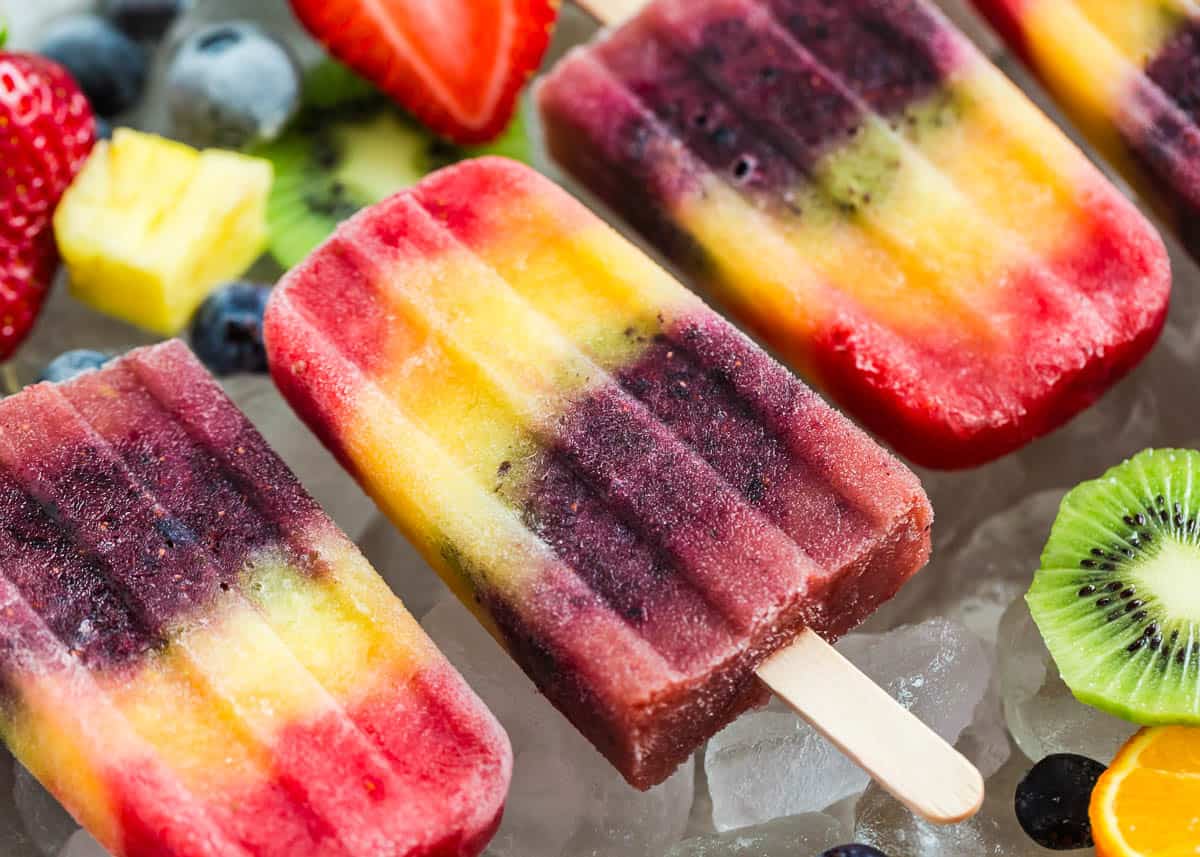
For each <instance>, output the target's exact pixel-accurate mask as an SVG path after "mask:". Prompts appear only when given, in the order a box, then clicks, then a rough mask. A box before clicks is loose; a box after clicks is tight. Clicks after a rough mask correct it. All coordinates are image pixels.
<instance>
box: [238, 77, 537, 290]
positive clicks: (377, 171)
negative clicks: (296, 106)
mask: <svg viewBox="0 0 1200 857" xmlns="http://www.w3.org/2000/svg"><path fill="white" fill-rule="evenodd" d="M253 154H255V155H258V156H259V157H263V158H266V159H267V160H269V161H271V163H272V164H273V165H274V167H275V183H274V185H273V186H272V189H271V198H270V201H269V203H268V208H267V219H268V222H269V225H270V231H271V247H270V249H271V255H272V256H274V257H275V260H276V261H277V262H279V264H280V265H282V266H283V267H285V268H290V267H292V266H293V265H295V264H297V263H298V262H300V261H301V260H302V259H303V258H304V257H305V256H307V255H308V254H309V253H310V252H311V251H312V250H313V249H314V248H315V247H316V246H317V245H318V244H320V243H321V242H322V241H323V240H325V238H326V237H328V236H329V234H330V233H331V232H333V230H334V229H335V228H336V227H337V225H338V224H339V223H340V222H341V221H343V220H345V219H347V218H348V217H350V216H351V215H353V214H354V213H355V212H356V211H358V210H359V209H360V208H364V207H366V206H368V205H372V204H374V203H376V202H380V201H381V200H383V199H386V198H387V197H388V196H391V195H392V194H393V193H395V192H396V191H398V190H400V189H402V188H405V187H408V186H410V185H412V184H415V183H416V182H418V181H420V180H421V178H423V177H424V176H425V175H426V174H427V173H430V172H432V171H433V170H436V169H439V168H441V167H444V166H448V165H450V164H453V163H456V162H458V161H460V160H463V159H464V158H469V157H476V156H479V155H485V154H498V155H505V156H507V157H511V158H516V159H519V160H525V161H528V160H529V159H530V146H529V139H528V135H527V133H526V127H525V120H524V116H520V117H518V119H517V120H516V121H515V122H514V123H513V126H512V127H511V128H510V129H509V130H508V131H507V132H506V133H505V134H504V136H502V137H501V138H500V139H498V140H497V141H496V142H495V143H492V144H490V145H488V146H480V147H472V148H461V147H458V146H454V145H451V144H449V143H446V142H445V141H443V140H440V139H438V138H437V137H435V136H434V135H433V134H432V133H431V132H430V131H429V130H427V129H426V128H424V127H423V126H422V125H420V124H419V123H418V122H417V121H416V120H414V119H412V118H410V117H409V116H407V115H406V114H404V113H403V112H401V111H400V110H399V109H398V108H396V107H395V105H393V104H392V103H391V102H390V101H388V100H387V99H386V98H384V97H382V96H381V95H380V94H379V93H377V92H376V91H374V90H373V89H371V87H370V85H369V84H367V83H365V82H364V81H362V80H360V79H357V78H354V77H352V76H351V75H350V73H349V72H347V71H345V70H344V69H342V68H341V67H340V66H337V65H336V64H334V63H332V62H330V63H326V64H323V65H321V66H318V67H317V69H316V70H314V72H312V73H311V74H310V77H309V80H308V81H307V82H306V86H305V107H304V109H303V110H302V111H301V113H300V115H299V116H298V117H297V119H296V120H295V122H293V123H292V125H291V126H290V127H289V128H288V130H287V131H286V132H285V133H284V134H283V136H281V137H280V138H279V139H278V140H275V141H274V142H272V143H269V144H267V145H264V146H261V147H259V148H258V149H256V150H255V151H254V152H253Z"/></svg>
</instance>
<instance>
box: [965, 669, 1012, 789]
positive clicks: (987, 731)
mask: <svg viewBox="0 0 1200 857" xmlns="http://www.w3.org/2000/svg"><path fill="white" fill-rule="evenodd" d="M990 651H991V655H992V679H991V681H990V682H989V683H988V689H987V692H986V693H985V694H984V696H983V699H981V700H980V701H979V705H977V706H976V707H975V715H974V717H973V718H972V720H971V725H970V726H968V727H967V728H966V729H964V730H963V733H962V735H960V736H959V738H958V744H956V745H955V746H956V747H957V748H958V751H959V752H960V753H962V754H963V755H964V756H966V757H967V758H968V759H970V760H971V763H972V764H974V765H975V767H976V768H978V769H979V773H980V774H982V775H983V777H984V778H985V779H986V778H987V777H990V776H991V775H992V774H994V773H996V772H997V771H998V770H1000V769H1001V768H1002V767H1003V766H1004V763H1005V762H1007V761H1008V757H1009V756H1010V755H1011V753H1012V744H1011V742H1010V741H1009V737H1008V726H1007V725H1006V724H1005V722H1004V706H1003V703H1002V701H1001V699H1000V678H999V676H998V675H997V674H996V662H995V657H996V652H995V647H992V648H991V650H990Z"/></svg>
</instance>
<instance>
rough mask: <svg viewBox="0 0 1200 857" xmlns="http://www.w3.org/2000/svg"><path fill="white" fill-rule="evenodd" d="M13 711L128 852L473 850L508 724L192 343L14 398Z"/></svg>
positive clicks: (83, 808) (86, 809)
mask: <svg viewBox="0 0 1200 857" xmlns="http://www.w3.org/2000/svg"><path fill="white" fill-rule="evenodd" d="M0 513H2V514H3V517H4V520H5V527H4V528H3V532H2V533H0V555H2V556H3V558H4V563H3V567H4V568H5V569H6V571H5V574H4V577H3V580H2V582H0V603H2V604H3V605H4V606H3V608H2V609H3V610H4V612H5V614H6V615H7V616H10V617H13V619H14V622H13V623H12V624H11V625H7V626H6V627H5V630H4V632H3V634H4V635H3V638H2V639H3V641H4V645H3V646H2V647H0V679H2V681H3V689H4V693H5V697H6V705H5V706H4V714H3V718H2V720H0V726H2V727H3V731H4V735H5V738H6V740H7V741H8V743H9V744H10V746H11V747H12V749H13V751H14V753H15V754H16V755H17V757H18V758H20V759H21V761H22V762H23V763H24V764H25V765H26V766H28V767H29V768H30V770H32V771H33V772H34V773H35V774H36V775H37V776H38V777H39V778H40V779H42V780H43V782H45V783H46V784H47V786H48V787H49V788H50V789H51V791H53V792H54V794H55V795H56V796H57V797H59V798H60V799H61V800H62V801H63V803H64V805H66V806H67V807H68V809H70V810H71V812H72V813H74V814H75V815H76V816H77V817H78V818H79V819H80V820H81V821H83V822H84V823H85V824H86V825H87V826H88V827H89V828H90V829H91V830H92V831H93V832H94V833H95V834H96V835H97V836H98V838H99V839H100V840H101V841H102V842H103V843H104V844H105V845H106V847H108V848H109V849H110V850H111V851H112V852H113V853H114V854H116V855H120V857H141V855H151V854H153V855H181V857H182V855H214V856H215V855H221V857H224V855H237V857H241V855H279V857H283V855H306V854H307V855H346V857H349V855H364V857H365V855H371V857H376V855H414V857H416V855H422V857H423V855H474V854H477V853H478V852H479V851H480V850H482V848H483V846H484V844H485V843H486V840H487V839H488V838H489V836H490V834H491V832H492V831H493V830H494V827H495V825H496V823H498V820H499V812H500V809H501V805H502V803H503V799H504V793H505V790H506V787H507V778H508V775H509V766H510V759H509V751H508V745H507V742H506V740H505V738H504V736H503V734H502V733H501V732H500V730H499V726H498V725H497V724H496V723H495V722H494V720H493V719H492V718H491V716H490V715H489V714H488V713H487V712H486V710H485V709H484V708H483V706H482V704H481V703H479V701H478V700H477V699H476V698H475V697H474V696H473V695H472V694H471V692H470V691H469V690H468V689H467V688H466V687H465V685H464V684H463V683H462V680H461V678H460V677H459V676H458V675H457V674H456V673H455V672H454V671H453V669H452V668H451V667H450V666H449V665H448V664H447V663H446V661H445V660H444V659H443V658H442V657H441V655H440V654H439V653H438V652H437V651H436V649H435V648H434V647H433V645H432V643H430V642H429V640H428V639H427V638H426V637H425V636H424V635H423V634H422V632H421V631H420V629H419V627H418V626H417V625H416V624H415V622H414V621H413V620H412V618H411V617H410V616H408V614H407V613H406V612H405V611H404V609H403V607H401V606H400V604H399V602H397V601H396V600H395V598H394V597H393V596H392V595H391V594H390V592H389V591H388V590H387V588H386V586H385V584H384V583H383V582H382V581H381V580H380V579H379V578H378V576H377V575H375V573H374V571H373V570H372V569H371V568H370V566H369V565H367V563H366V562H365V561H364V560H363V558H362V557H361V555H360V554H359V553H358V552H357V550H356V549H355V548H354V547H353V545H351V544H349V543H348V542H347V541H346V539H345V537H344V536H342V535H341V534H340V533H339V532H338V531H337V529H336V528H335V527H334V526H333V524H332V523H331V522H330V521H329V520H328V519H327V518H326V517H325V516H324V514H323V513H322V512H321V511H320V509H319V508H318V507H317V506H316V505H315V503H314V502H313V501H312V500H311V499H310V498H309V497H308V495H307V494H305V492H304V491H303V489H302V488H301V487H300V486H299V485H298V484H297V482H296V481H295V478H294V477H293V476H292V474H291V473H290V472H289V471H288V470H287V469H286V467H285V466H284V465H283V464H282V462H281V461H280V460H279V459H278V458H277V457H276V456H275V455H274V453H273V452H272V451H271V450H270V449H269V447H268V446H267V445H266V443H265V442H264V441H263V439H262V438H261V437H260V436H259V435H258V434H257V433H256V432H255V431H254V429H253V428H252V427H251V426H250V424H249V423H248V422H247V421H246V419H245V417H244V416H243V415H242V414H241V413H240V412H239V411H237V409H236V408H235V407H234V406H233V405H232V403H230V402H229V400H228V399H226V398H225V396H224V394H223V393H222V392H221V391H220V388H219V387H217V385H216V383H215V382H214V381H213V380H212V379H211V378H210V377H209V376H208V375H207V373H206V372H205V371H204V370H203V369H202V368H201V366H200V365H199V363H198V362H197V361H196V360H195V358H194V357H193V356H192V355H191V353H190V352H188V351H187V349H186V348H185V347H184V346H183V345H181V344H179V343H169V344H166V345H162V346H158V347H155V348H151V349H144V350H141V351H136V352H133V353H132V354H130V355H129V356H127V357H125V358H123V359H121V360H119V361H117V362H116V363H114V364H112V365H110V367H108V368H106V369H104V370H102V371H100V372H95V373H91V374H88V375H85V376H83V377H81V378H79V379H77V380H75V381H73V382H71V383H69V384H65V385H60V386H57V387H56V386H51V385H39V386H37V387H32V388H29V389H28V390H26V391H25V392H23V393H21V394H19V395H17V396H14V397H10V398H9V399H6V400H5V401H4V402H3V403H2V404H0Z"/></svg>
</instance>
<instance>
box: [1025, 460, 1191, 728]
mask: <svg viewBox="0 0 1200 857" xmlns="http://www.w3.org/2000/svg"><path fill="white" fill-rule="evenodd" d="M1198 519H1200V452H1194V451H1191V450H1182V449H1152V450H1147V451H1145V452H1142V453H1140V454H1138V455H1137V456H1135V457H1133V458H1131V459H1130V460H1129V461H1126V462H1125V463H1124V464H1121V465H1119V466H1117V467H1114V468H1113V469H1111V470H1109V471H1108V472H1107V473H1106V474H1104V476H1102V477H1101V478H1100V479H1097V480H1094V481H1092V482H1085V483H1083V484H1082V485H1080V486H1078V487H1077V488H1075V489H1074V490H1072V491H1071V492H1070V493H1069V494H1067V496H1066V497H1065V498H1064V499H1063V503H1062V507H1061V509H1060V510H1059V513H1058V518H1057V519H1056V520H1055V522H1054V527H1053V529H1052V530H1051V532H1050V540H1049V542H1047V544H1046V549H1045V551H1044V552H1043V554H1042V564H1041V568H1040V569H1039V570H1038V572H1037V574H1036V575H1035V577H1034V581H1033V586H1032V587H1031V588H1030V590H1029V594H1028V595H1027V596H1026V600H1027V601H1028V602H1029V609H1030V611H1031V612H1032V614H1033V618H1034V621H1035V622H1037V626H1038V628H1039V629H1040V631H1041V633H1042V637H1043V638H1044V639H1045V641H1046V645H1047V647H1048V648H1049V649H1050V653H1051V654H1052V655H1053V656H1054V660H1055V662H1056V663H1057V664H1058V668H1059V670H1060V672H1061V673H1062V677H1063V680H1064V681H1065V682H1066V683H1067V686H1068V687H1070V688H1071V691H1072V692H1073V693H1074V694H1075V696H1076V697H1078V698H1079V700H1080V701H1082V702H1085V703H1088V704H1089V705H1093V706H1095V707H1096V708H1100V709H1102V710H1104V711H1107V712H1109V713H1111V714H1115V715H1117V716H1118V717H1123V718H1125V719H1126V720H1131V721H1133V722H1135V723H1141V724H1145V725H1158V724H1172V723H1179V724H1200V523H1198Z"/></svg>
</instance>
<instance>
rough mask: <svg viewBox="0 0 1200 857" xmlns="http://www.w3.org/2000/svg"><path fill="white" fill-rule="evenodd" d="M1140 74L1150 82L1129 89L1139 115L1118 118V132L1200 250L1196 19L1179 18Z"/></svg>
mask: <svg viewBox="0 0 1200 857" xmlns="http://www.w3.org/2000/svg"><path fill="white" fill-rule="evenodd" d="M1146 75H1147V77H1148V78H1149V80H1150V81H1152V82H1153V86H1151V85H1149V84H1145V83H1144V82H1143V83H1142V85H1140V86H1138V87H1137V88H1136V89H1135V91H1134V92H1133V93H1131V94H1130V96H1129V97H1130V98H1132V99H1133V105H1134V108H1135V112H1136V113H1137V114H1138V116H1139V118H1138V119H1136V120H1133V121H1126V122H1121V123H1120V124H1121V125H1122V131H1123V133H1124V135H1125V140H1126V143H1127V145H1128V146H1129V148H1130V150H1131V151H1132V152H1133V155H1134V157H1135V158H1136V159H1137V160H1138V162H1139V163H1140V164H1141V165H1142V167H1143V169H1145V170H1146V171H1147V172H1148V173H1149V174H1150V176H1151V177H1152V178H1153V180H1154V184H1155V185H1156V187H1157V188H1158V189H1159V191H1160V193H1161V194H1162V195H1163V196H1164V198H1165V202H1166V204H1167V205H1168V206H1169V207H1170V208H1171V209H1172V210H1173V211H1174V213H1175V219H1176V223H1177V225H1178V228H1179V231H1180V234H1181V235H1182V237H1183V240H1184V243H1185V244H1187V246H1188V249H1189V250H1190V251H1191V252H1192V253H1193V254H1195V255H1200V124H1198V123H1200V22H1196V21H1191V20H1186V21H1183V22H1181V23H1180V28H1179V30H1178V32H1176V33H1175V35H1173V36H1172V37H1171V38H1170V39H1169V40H1168V41H1167V44H1166V45H1165V46H1164V47H1163V48H1162V50H1161V51H1159V53H1158V55H1157V56H1156V57H1154V58H1153V59H1152V60H1151V61H1150V63H1149V64H1148V65H1147V67H1146Z"/></svg>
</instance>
